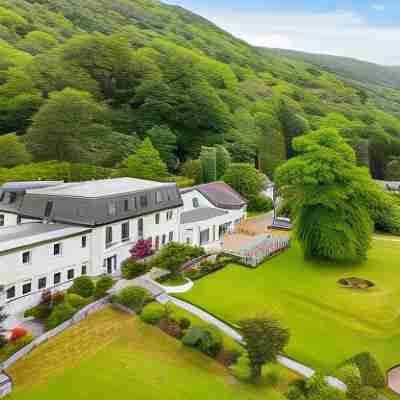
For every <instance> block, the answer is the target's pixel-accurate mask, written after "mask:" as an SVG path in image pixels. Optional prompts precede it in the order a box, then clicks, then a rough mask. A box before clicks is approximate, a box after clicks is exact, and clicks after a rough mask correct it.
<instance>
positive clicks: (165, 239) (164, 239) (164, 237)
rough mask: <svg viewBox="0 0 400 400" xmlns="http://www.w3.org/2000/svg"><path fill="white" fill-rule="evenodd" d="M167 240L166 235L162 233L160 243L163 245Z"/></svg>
mask: <svg viewBox="0 0 400 400" xmlns="http://www.w3.org/2000/svg"><path fill="white" fill-rule="evenodd" d="M166 242H167V235H162V240H161V243H162V244H163V245H164V244H165V243H166Z"/></svg>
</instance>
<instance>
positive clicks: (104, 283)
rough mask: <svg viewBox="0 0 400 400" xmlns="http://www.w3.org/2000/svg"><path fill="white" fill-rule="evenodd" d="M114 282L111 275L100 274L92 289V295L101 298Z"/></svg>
mask: <svg viewBox="0 0 400 400" xmlns="http://www.w3.org/2000/svg"><path fill="white" fill-rule="evenodd" d="M113 284H114V280H113V278H111V276H102V277H101V278H100V279H99V280H98V281H97V282H96V288H95V290H94V297H95V298H96V299H101V298H102V297H104V296H106V295H107V291H109V290H110V289H111V288H112V286H113Z"/></svg>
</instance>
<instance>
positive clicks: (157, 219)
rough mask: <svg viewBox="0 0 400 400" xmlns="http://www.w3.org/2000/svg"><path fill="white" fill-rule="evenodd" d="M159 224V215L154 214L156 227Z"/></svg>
mask: <svg viewBox="0 0 400 400" xmlns="http://www.w3.org/2000/svg"><path fill="white" fill-rule="evenodd" d="M159 223H160V214H159V213H158V214H156V225H158V224H159Z"/></svg>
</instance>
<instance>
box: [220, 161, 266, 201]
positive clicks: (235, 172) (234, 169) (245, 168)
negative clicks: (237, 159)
mask: <svg viewBox="0 0 400 400" xmlns="http://www.w3.org/2000/svg"><path fill="white" fill-rule="evenodd" d="M223 180H224V181H225V182H226V183H227V184H228V185H230V186H232V187H233V188H234V189H235V190H236V191H237V192H239V193H240V194H241V195H242V196H243V197H244V198H245V199H247V200H249V201H250V200H252V199H254V198H255V197H256V196H257V195H258V194H259V193H260V192H261V191H262V190H263V188H264V184H265V176H264V175H263V174H261V173H260V172H259V171H258V170H257V169H256V168H254V167H253V166H252V165H250V164H245V163H232V164H231V165H230V167H229V168H228V170H227V171H226V173H225V175H224V177H223Z"/></svg>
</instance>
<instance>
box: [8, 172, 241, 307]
mask: <svg viewBox="0 0 400 400" xmlns="http://www.w3.org/2000/svg"><path fill="white" fill-rule="evenodd" d="M245 215H246V201H245V200H244V199H243V198H241V196H240V195H239V194H238V193H236V192H235V191H234V190H233V189H232V188H231V187H230V186H228V185H226V184H225V183H223V182H213V183H208V184H204V185H199V186H195V187H191V188H188V189H183V190H179V189H178V188H177V186H176V184H175V183H162V182H154V181H146V180H141V179H133V178H116V179H105V180H97V181H88V182H74V183H64V182H41V181H37V182H15V183H7V184H5V185H3V186H2V187H1V188H0V284H1V286H0V305H2V306H4V307H5V312H6V313H7V314H9V315H13V314H16V313H18V312H21V311H23V310H25V309H26V308H29V307H32V306H33V305H35V304H37V303H38V302H39V301H40V297H41V293H42V292H43V291H44V290H52V291H55V290H65V289H67V288H68V287H69V286H70V285H71V284H72V281H73V280H74V279H75V278H76V277H78V276H80V275H88V276H93V277H96V276H100V275H104V274H110V275H116V276H118V275H119V273H120V266H121V263H122V262H123V261H124V260H125V259H126V258H128V257H129V256H130V253H129V250H130V249H131V248H132V246H133V245H134V244H135V243H136V242H137V241H138V240H141V239H147V240H150V241H151V242H152V246H153V249H154V250H155V251H158V250H159V249H160V248H162V247H163V246H165V245H166V244H168V243H170V242H173V241H178V242H182V243H190V244H192V245H198V246H204V247H206V248H209V249H210V248H219V247H221V243H222V240H223V235H224V233H226V232H230V231H233V229H234V227H235V225H236V224H238V223H240V222H241V221H242V219H243V218H245Z"/></svg>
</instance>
